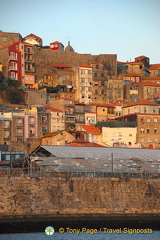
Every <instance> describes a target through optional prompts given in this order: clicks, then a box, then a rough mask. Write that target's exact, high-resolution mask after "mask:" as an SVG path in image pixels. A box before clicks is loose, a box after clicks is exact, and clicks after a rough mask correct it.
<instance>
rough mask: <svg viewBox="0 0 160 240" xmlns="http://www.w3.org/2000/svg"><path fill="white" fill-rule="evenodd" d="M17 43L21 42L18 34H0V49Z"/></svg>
mask: <svg viewBox="0 0 160 240" xmlns="http://www.w3.org/2000/svg"><path fill="white" fill-rule="evenodd" d="M18 41H22V36H21V35H20V34H19V33H10V32H0V48H1V47H5V46H8V45H9V44H11V43H13V42H18Z"/></svg>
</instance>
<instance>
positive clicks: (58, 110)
mask: <svg viewBox="0 0 160 240" xmlns="http://www.w3.org/2000/svg"><path fill="white" fill-rule="evenodd" d="M44 107H45V108H47V109H49V110H51V111H54V112H62V110H60V109H57V108H53V107H50V106H44Z"/></svg>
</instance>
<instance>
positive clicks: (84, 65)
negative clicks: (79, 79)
mask: <svg viewBox="0 0 160 240" xmlns="http://www.w3.org/2000/svg"><path fill="white" fill-rule="evenodd" d="M77 67H85V68H92V66H91V64H88V65H86V64H80V65H78V66H77Z"/></svg>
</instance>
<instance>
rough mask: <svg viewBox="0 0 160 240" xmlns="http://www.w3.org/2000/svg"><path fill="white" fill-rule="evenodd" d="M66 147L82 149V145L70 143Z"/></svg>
mask: <svg viewBox="0 0 160 240" xmlns="http://www.w3.org/2000/svg"><path fill="white" fill-rule="evenodd" d="M68 146H71V147H83V145H81V144H79V143H70V144H68Z"/></svg>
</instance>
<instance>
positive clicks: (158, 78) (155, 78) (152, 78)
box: [143, 77, 160, 81]
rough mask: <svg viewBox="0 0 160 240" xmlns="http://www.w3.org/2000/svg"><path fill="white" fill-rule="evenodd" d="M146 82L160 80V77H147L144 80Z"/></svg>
mask: <svg viewBox="0 0 160 240" xmlns="http://www.w3.org/2000/svg"><path fill="white" fill-rule="evenodd" d="M146 80H149V81H152V80H160V77H145V78H144V79H143V81H146Z"/></svg>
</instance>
